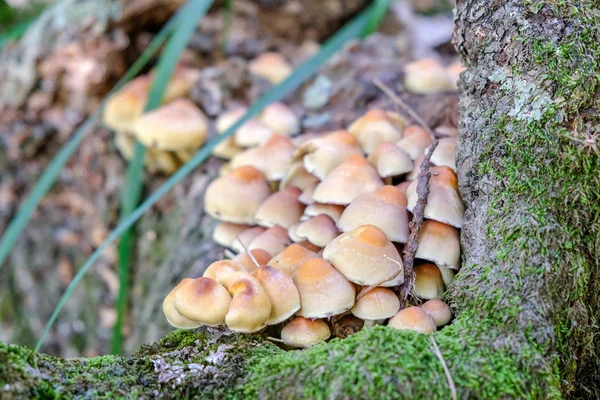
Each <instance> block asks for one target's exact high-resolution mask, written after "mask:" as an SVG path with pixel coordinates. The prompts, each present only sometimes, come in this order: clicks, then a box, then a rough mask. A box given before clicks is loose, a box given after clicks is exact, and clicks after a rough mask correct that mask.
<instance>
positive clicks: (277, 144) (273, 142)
mask: <svg viewBox="0 0 600 400" xmlns="http://www.w3.org/2000/svg"><path fill="white" fill-rule="evenodd" d="M293 153H294V145H293V144H292V141H291V140H290V138H288V137H286V136H281V135H277V134H276V135H272V136H271V138H270V139H269V140H267V141H266V142H265V143H264V144H263V145H261V146H259V147H254V148H251V149H248V150H245V151H243V152H242V153H240V154H238V155H236V156H235V157H234V158H233V159H232V160H231V165H232V166H233V167H234V168H237V167H241V166H243V165H251V166H253V167H255V168H257V169H259V170H260V171H262V172H263V173H264V174H265V176H266V177H267V179H268V180H270V181H278V180H281V179H282V178H284V177H285V175H286V174H287V172H288V170H289V169H290V163H291V157H292V154H293Z"/></svg>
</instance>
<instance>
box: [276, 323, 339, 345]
mask: <svg viewBox="0 0 600 400" xmlns="http://www.w3.org/2000/svg"><path fill="white" fill-rule="evenodd" d="M330 336H331V331H330V330H329V326H328V325H327V323H325V322H323V321H321V320H320V319H315V320H311V319H308V318H304V317H294V319H292V320H291V321H290V322H289V323H288V324H287V325H286V326H284V327H283V329H282V330H281V340H283V342H284V343H286V344H288V345H292V346H301V347H308V346H312V345H314V344H317V343H319V342H322V341H324V340H327V339H329V337H330Z"/></svg>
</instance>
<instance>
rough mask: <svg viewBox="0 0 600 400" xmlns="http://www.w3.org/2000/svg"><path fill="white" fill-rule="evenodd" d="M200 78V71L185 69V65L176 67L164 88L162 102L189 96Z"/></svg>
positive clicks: (153, 73) (152, 73)
mask: <svg viewBox="0 0 600 400" xmlns="http://www.w3.org/2000/svg"><path fill="white" fill-rule="evenodd" d="M150 76H151V77H152V79H154V76H155V71H154V70H153V71H152V72H151V73H150ZM199 78H200V70H198V69H196V68H191V67H187V66H185V65H177V66H176V67H175V70H173V74H172V75H171V79H170V80H169V83H168V84H167V87H166V88H165V94H164V96H163V101H164V102H169V101H172V100H174V99H177V98H180V97H185V96H187V95H188V94H189V92H190V90H191V89H192V87H193V86H194V84H195V83H196V82H197V81H198V79H199Z"/></svg>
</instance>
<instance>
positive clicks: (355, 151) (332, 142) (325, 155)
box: [293, 131, 363, 179]
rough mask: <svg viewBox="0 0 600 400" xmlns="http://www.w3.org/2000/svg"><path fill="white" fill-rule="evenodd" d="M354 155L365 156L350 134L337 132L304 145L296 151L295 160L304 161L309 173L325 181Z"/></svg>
mask: <svg viewBox="0 0 600 400" xmlns="http://www.w3.org/2000/svg"><path fill="white" fill-rule="evenodd" d="M302 136H304V135H302ZM352 155H359V156H362V155H363V150H362V148H361V147H360V143H359V142H358V140H357V139H356V138H355V137H354V136H353V135H352V134H351V133H350V132H346V131H335V132H332V133H329V134H327V135H325V136H320V137H316V138H314V139H311V140H308V141H306V142H304V143H302V144H301V145H300V146H299V147H298V149H296V152H295V153H294V156H293V158H294V160H303V162H304V166H305V168H306V170H307V171H308V172H310V173H311V174H313V175H314V176H316V177H318V178H319V179H325V177H326V176H327V175H329V173H330V172H331V171H333V170H334V169H335V168H336V167H337V166H338V165H340V164H341V163H343V162H344V160H346V158H348V157H349V156H352Z"/></svg>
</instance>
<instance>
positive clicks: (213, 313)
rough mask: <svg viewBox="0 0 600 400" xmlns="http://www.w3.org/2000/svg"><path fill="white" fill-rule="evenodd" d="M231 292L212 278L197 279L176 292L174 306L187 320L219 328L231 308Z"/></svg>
mask: <svg viewBox="0 0 600 400" xmlns="http://www.w3.org/2000/svg"><path fill="white" fill-rule="evenodd" d="M230 302H231V296H230V295H229V292H227V290H226V289H225V288H224V287H223V286H222V285H220V284H219V283H217V282H216V281H215V280H214V279H210V278H205V277H202V278H196V279H192V280H190V281H188V282H186V283H185V284H183V285H181V287H179V289H178V290H177V292H175V301H174V303H173V304H174V306H175V309H176V310H177V312H179V314H181V315H182V316H183V317H185V318H187V319H191V320H192V321H197V322H200V323H201V324H203V325H209V326H217V325H221V324H223V323H224V322H225V314H226V313H227V310H228V308H229V305H230Z"/></svg>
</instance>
